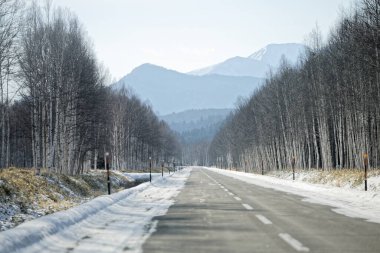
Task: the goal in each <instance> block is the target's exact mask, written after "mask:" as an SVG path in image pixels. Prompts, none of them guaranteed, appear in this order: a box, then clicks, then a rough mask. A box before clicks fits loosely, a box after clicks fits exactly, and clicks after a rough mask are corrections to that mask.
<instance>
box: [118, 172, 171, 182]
mask: <svg viewBox="0 0 380 253" xmlns="http://www.w3.org/2000/svg"><path fill="white" fill-rule="evenodd" d="M123 175H124V176H126V177H127V178H128V179H129V180H131V181H138V182H146V181H149V176H150V175H149V173H123ZM164 175H167V173H165V174H164ZM158 177H161V173H152V179H156V178H158Z"/></svg>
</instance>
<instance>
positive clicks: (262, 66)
mask: <svg viewBox="0 0 380 253" xmlns="http://www.w3.org/2000/svg"><path fill="white" fill-rule="evenodd" d="M305 51H306V47H305V46H304V45H302V44H297V43H288V44H269V45H268V46H266V47H264V48H262V49H260V50H259V51H257V52H255V53H253V54H252V55H250V56H248V57H233V58H230V59H227V60H226V61H224V62H222V63H219V64H215V65H213V66H209V67H206V68H202V69H198V70H194V71H191V72H189V74H191V75H197V76H204V75H210V74H218V75H226V76H254V77H259V78H264V77H266V75H267V73H268V72H269V70H273V71H276V70H277V68H278V67H279V65H280V62H281V58H282V57H285V58H286V59H287V60H288V62H289V63H291V64H295V63H296V62H297V60H298V58H299V57H300V56H302V55H303V54H304V53H305Z"/></svg>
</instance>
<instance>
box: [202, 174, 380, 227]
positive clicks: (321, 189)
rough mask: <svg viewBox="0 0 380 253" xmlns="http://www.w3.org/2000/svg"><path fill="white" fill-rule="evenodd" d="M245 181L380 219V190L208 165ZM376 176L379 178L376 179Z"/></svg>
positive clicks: (342, 211)
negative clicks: (344, 186)
mask: <svg viewBox="0 0 380 253" xmlns="http://www.w3.org/2000/svg"><path fill="white" fill-rule="evenodd" d="M205 169H208V170H210V171H213V172H217V173H219V174H222V175H225V176H229V177H232V178H235V179H238V180H241V181H244V182H246V183H250V184H255V185H258V186H261V187H265V188H271V189H274V190H278V191H283V192H288V193H292V194H295V195H299V196H302V197H304V198H305V199H304V201H307V202H311V203H317V204H322V205H327V206H331V207H333V209H332V210H333V211H334V212H337V213H340V214H343V215H346V216H349V217H354V218H362V219H365V220H367V221H369V222H375V223H380V191H372V192H365V191H363V190H356V189H346V188H340V187H333V186H327V185H316V184H309V183H305V182H299V181H295V182H293V181H291V180H285V179H279V178H274V177H270V176H262V175H255V174H248V173H244V172H238V171H228V170H221V169H216V168H205ZM375 180H377V179H375Z"/></svg>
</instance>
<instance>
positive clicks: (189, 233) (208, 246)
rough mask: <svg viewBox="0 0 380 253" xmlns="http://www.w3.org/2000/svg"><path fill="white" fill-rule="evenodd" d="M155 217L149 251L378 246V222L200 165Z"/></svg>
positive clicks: (273, 251) (356, 252)
mask: <svg viewBox="0 0 380 253" xmlns="http://www.w3.org/2000/svg"><path fill="white" fill-rule="evenodd" d="M156 219H157V220H158V221H159V222H158V225H157V231H156V232H155V233H153V234H152V236H151V237H150V238H149V239H148V240H147V241H146V242H145V244H144V246H143V251H144V252H145V253H149V252H156V253H157V252H165V253H167V252H181V253H186V252H208V253H211V252H228V253H232V252H250V253H256V252H268V253H277V252H320V253H330V252H331V253H338V252H342V253H343V252H344V253H351V252H352V253H364V252H377V253H379V252H380V224H376V223H369V222H367V221H364V220H361V219H355V218H350V217H346V216H343V215H340V214H337V213H335V212H333V211H332V210H331V207H328V206H323V205H318V204H311V203H307V202H304V201H302V198H301V197H298V196H296V195H291V194H287V193H284V192H280V191H275V190H271V189H266V188H262V187H259V186H255V185H251V184H248V183H245V182H242V181H239V180H237V179H233V178H230V177H227V176H224V175H220V174H218V173H214V172H211V171H208V170H206V169H201V168H195V169H193V171H192V174H191V175H190V177H189V179H188V181H187V183H186V186H185V188H184V189H183V190H182V192H181V193H180V194H179V195H178V196H177V198H176V203H175V204H174V205H173V206H171V207H170V209H169V211H168V213H167V215H165V216H161V217H157V218H156Z"/></svg>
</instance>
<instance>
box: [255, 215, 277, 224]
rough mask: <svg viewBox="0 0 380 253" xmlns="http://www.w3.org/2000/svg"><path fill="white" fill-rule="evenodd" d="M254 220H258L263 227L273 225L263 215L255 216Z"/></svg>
mask: <svg viewBox="0 0 380 253" xmlns="http://www.w3.org/2000/svg"><path fill="white" fill-rule="evenodd" d="M256 218H257V219H259V220H260V221H261V222H262V223H264V224H265V225H271V224H273V223H272V222H271V221H270V220H269V219H268V218H267V217H265V216H264V215H261V214H257V215H256Z"/></svg>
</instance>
